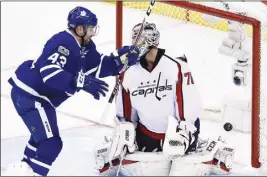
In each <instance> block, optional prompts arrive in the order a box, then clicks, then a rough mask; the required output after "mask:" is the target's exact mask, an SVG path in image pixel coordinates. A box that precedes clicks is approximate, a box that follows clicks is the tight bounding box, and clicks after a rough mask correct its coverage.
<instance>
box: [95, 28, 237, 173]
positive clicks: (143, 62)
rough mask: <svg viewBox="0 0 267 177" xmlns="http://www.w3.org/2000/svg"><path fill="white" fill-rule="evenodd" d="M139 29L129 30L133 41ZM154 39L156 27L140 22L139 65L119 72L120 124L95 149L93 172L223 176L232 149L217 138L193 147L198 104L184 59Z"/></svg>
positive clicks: (196, 136)
mask: <svg viewBox="0 0 267 177" xmlns="http://www.w3.org/2000/svg"><path fill="white" fill-rule="evenodd" d="M140 27H141V24H137V25H135V26H134V28H133V33H132V39H133V41H134V40H135V38H136V36H137V34H138V31H139V29H140ZM159 38H160V33H159V31H158V30H157V28H156V25H155V24H153V23H145V26H144V30H143V32H142V34H141V37H140V38H139V40H138V43H137V46H140V47H139V49H140V62H139V63H138V64H136V65H134V66H131V67H130V68H129V69H128V70H126V71H125V72H124V73H122V84H121V86H120V90H119V92H118V96H117V99H116V108H117V109H116V115H117V117H118V120H120V121H117V125H118V126H117V128H116V130H115V132H114V135H113V136H112V137H105V142H104V143H103V144H101V145H99V146H97V147H96V150H95V157H96V164H97V169H98V170H99V172H100V174H101V175H110V176H114V175H116V172H118V171H119V172H120V174H121V175H123V176H151V175H153V176H154V175H156V176H184V175H201V176H202V175H209V174H211V173H217V174H218V173H221V174H226V173H228V172H229V171H230V169H231V166H232V159H233V155H234V150H233V149H232V148H230V147H229V146H228V145H227V144H225V143H224V142H222V141H220V140H214V141H207V142H206V143H199V138H198V136H199V133H200V119H199V116H200V112H201V104H202V100H201V97H200V94H199V92H198V90H197V88H196V85H195V81H194V78H193V76H192V73H191V71H190V69H189V67H188V64H187V58H186V57H185V56H182V57H177V58H176V59H173V58H171V57H170V56H168V55H167V54H166V50H165V49H161V48H158V47H157V46H158V44H159ZM125 150H127V151H125ZM125 152H127V153H126V154H125Z"/></svg>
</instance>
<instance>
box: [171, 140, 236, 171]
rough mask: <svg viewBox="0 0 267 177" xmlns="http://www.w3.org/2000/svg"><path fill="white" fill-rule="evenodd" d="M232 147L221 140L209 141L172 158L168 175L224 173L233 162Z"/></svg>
mask: <svg viewBox="0 0 267 177" xmlns="http://www.w3.org/2000/svg"><path fill="white" fill-rule="evenodd" d="M234 153H235V151H234V149H233V148H231V147H230V146H229V145H227V144H226V143H224V142H222V141H219V140H218V141H210V142H209V143H208V144H207V146H206V147H203V148H202V149H198V151H196V152H194V153H190V154H189V155H185V156H181V157H178V158H177V159H175V160H173V162H172V167H171V171H170V176H206V175H210V174H216V175H226V174H228V173H229V172H230V170H231V168H232V163H233V157H234Z"/></svg>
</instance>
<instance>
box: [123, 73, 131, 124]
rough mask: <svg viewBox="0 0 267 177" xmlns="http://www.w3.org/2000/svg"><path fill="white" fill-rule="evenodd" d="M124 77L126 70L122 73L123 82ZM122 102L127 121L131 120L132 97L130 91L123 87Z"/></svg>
mask: <svg viewBox="0 0 267 177" xmlns="http://www.w3.org/2000/svg"><path fill="white" fill-rule="evenodd" d="M123 79H124V72H123V73H121V80H122V81H121V83H122V82H123ZM122 104H123V116H124V117H125V118H126V120H127V121H131V114H132V105H131V99H130V93H129V92H127V91H126V90H125V89H124V88H123V87H122Z"/></svg>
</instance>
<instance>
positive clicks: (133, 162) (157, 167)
mask: <svg viewBox="0 0 267 177" xmlns="http://www.w3.org/2000/svg"><path fill="white" fill-rule="evenodd" d="M170 168H171V161H168V160H166V159H165V157H164V156H163V154H162V152H140V151H136V152H135V153H133V154H128V155H126V157H125V158H124V160H123V161H122V167H121V171H120V174H121V175H123V176H169V173H170Z"/></svg>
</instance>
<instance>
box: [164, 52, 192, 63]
mask: <svg viewBox="0 0 267 177" xmlns="http://www.w3.org/2000/svg"><path fill="white" fill-rule="evenodd" d="M164 56H165V57H167V58H168V59H170V60H171V61H173V62H175V63H180V62H181V61H182V62H185V63H187V58H186V56H185V55H183V56H180V57H175V58H172V57H170V56H168V55H166V54H164Z"/></svg>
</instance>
